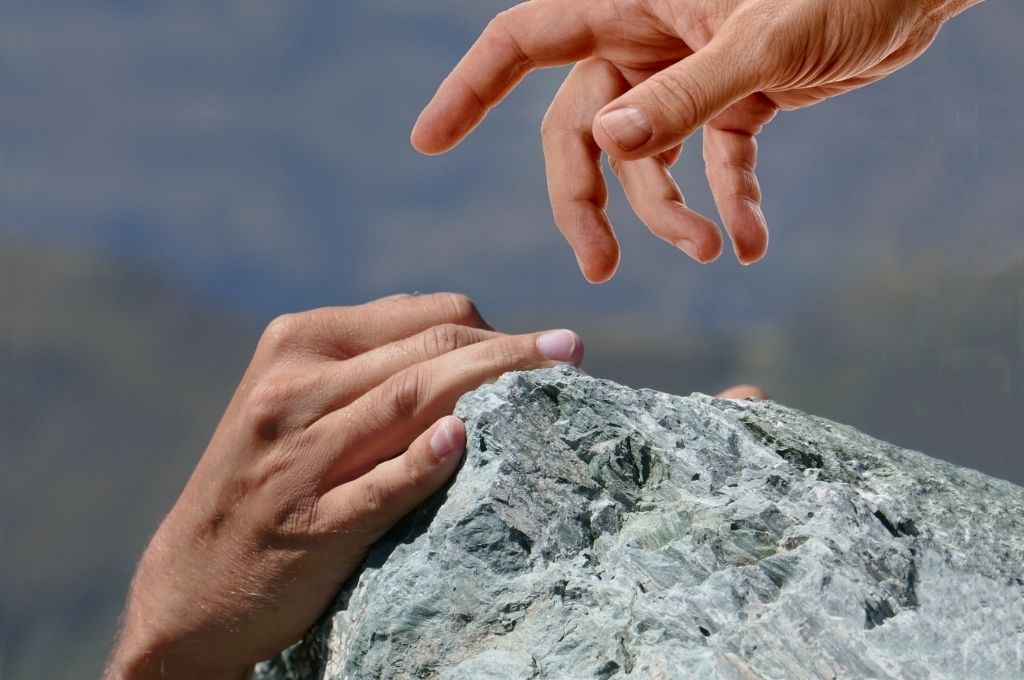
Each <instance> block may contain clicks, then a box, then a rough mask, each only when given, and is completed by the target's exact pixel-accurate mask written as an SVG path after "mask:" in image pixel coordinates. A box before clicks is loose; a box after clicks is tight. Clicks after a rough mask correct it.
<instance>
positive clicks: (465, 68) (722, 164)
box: [412, 0, 978, 282]
mask: <svg viewBox="0 0 1024 680" xmlns="http://www.w3.org/2000/svg"><path fill="white" fill-rule="evenodd" d="M977 1H978V0H946V1H945V2H943V1H942V0H588V1H586V2H580V1H579V0H531V1H530V2H524V3H523V4H520V5H517V6H515V7H513V8H512V9H510V10H508V11H506V12H503V13H501V14H499V15H498V16H497V17H496V18H495V19H494V20H493V21H492V22H491V23H490V24H489V25H488V26H487V28H486V30H485V31H484V32H483V34H482V35H481V36H480V38H479V39H478V40H477V41H476V43H475V44H474V45H473V46H472V47H471V48H470V50H469V52H468V53H467V54H466V56H465V57H464V58H463V59H462V61H460V62H459V64H458V65H457V66H456V67H455V69H454V70H453V71H452V73H451V74H450V75H449V76H448V77H447V78H446V79H445V81H444V82H443V83H442V84H441V86H440V88H439V89H438V91H437V94H436V95H435V96H434V98H433V100H432V101H431V102H430V104H429V105H428V106H427V108H426V109H425V110H424V111H423V113H422V114H421V115H420V118H419V120H418V121H417V123H416V127H415V129H414V130H413V134H412V142H413V145H414V146H415V147H416V148H417V149H419V150H420V151H423V152H425V153H440V152H443V151H446V150H448V149H450V148H451V147H453V146H455V145H456V144H458V143H459V141H460V140H462V139H463V138H464V137H465V136H466V135H468V134H469V133H470V132H471V131H472V130H473V128H474V127H475V126H476V125H477V124H478V123H479V122H480V121H481V120H482V119H483V117H484V115H486V113H487V111H488V110H489V109H490V108H491V107H493V106H495V105H496V104H498V103H499V102H500V101H501V100H502V99H503V98H504V97H505V95H507V94H508V93H509V91H510V90H512V88H514V87H515V86H516V84H517V83H518V82H519V81H520V80H521V79H522V78H523V77H524V76H525V75H526V74H527V73H528V72H529V71H530V70H532V69H535V68H541V67H547V66H557V65H562V64H567V63H572V62H577V63H576V66H575V67H574V68H573V69H572V71H571V72H570V74H569V76H568V77H567V78H566V80H565V83H564V84H563V85H562V87H561V89H560V90H559V91H558V94H557V95H556V96H555V98H554V101H553V102H552V104H551V108H550V109H549V110H548V113H547V115H546V116H545V118H544V123H543V125H542V128H541V134H542V138H543V142H544V156H545V162H546V164H547V173H548V191H549V194H550V198H551V206H552V211H553V213H554V218H555V223H556V224H557V225H558V228H559V230H560V231H561V232H562V234H563V235H564V236H565V238H566V240H567V241H568V242H569V245H570V246H572V248H573V250H574V251H575V253H576V257H577V259H578V261H579V263H580V268H581V269H582V271H583V274H584V276H586V278H587V279H588V280H590V281H592V282H601V281H605V280H607V279H609V278H611V276H612V275H613V274H614V272H615V268H616V266H617V264H618V260H619V246H618V242H617V240H616V238H615V235H614V233H613V231H612V226H611V224H610V223H609V221H608V218H607V216H606V215H605V212H604V208H605V205H606V202H607V189H606V186H605V182H604V177H603V174H602V172H601V166H600V158H601V152H602V151H604V152H605V153H607V154H608V155H609V156H610V161H611V167H612V170H613V171H614V172H615V174H616V175H617V176H618V178H619V181H620V182H621V183H622V186H623V189H624V190H625V193H626V196H627V197H628V199H629V202H630V205H631V206H632V207H633V210H634V211H635V212H636V214H637V215H638V216H639V217H640V219H641V220H642V221H643V222H644V224H646V225H647V227H648V228H649V229H650V230H651V231H652V232H653V233H654V234H656V235H657V236H659V237H661V238H663V239H665V240H666V241H668V242H669V243H672V244H674V245H676V246H677V247H678V248H680V249H681V250H683V251H684V252H686V253H687V254H688V255H690V256H691V257H693V258H694V259H696V260H698V261H700V262H710V261H711V260H714V259H715V258H716V257H718V255H719V254H720V253H721V249H722V236H721V234H720V232H719V230H718V228H717V227H716V225H715V223H714V222H712V221H711V220H710V219H708V218H706V217H704V216H702V215H699V214H697V213H696V212H694V211H693V210H690V209H689V208H687V207H686V204H685V201H684V200H683V196H682V194H681V193H680V190H679V187H678V186H677V185H676V183H675V181H674V180H673V179H672V177H671V175H670V174H669V168H671V166H672V165H673V164H674V163H675V161H676V159H677V158H678V157H679V154H680V151H681V149H682V144H683V142H684V140H685V139H686V138H687V137H689V136H690V135H691V134H692V133H693V132H694V131H696V130H697V129H698V128H703V133H704V134H703V141H704V162H705V166H706V171H707V176H708V182H709V183H710V185H711V190H712V193H713V194H714V198H715V203H716V205H717V206H718V212H719V214H720V216H721V218H722V221H723V223H724V225H725V230H726V231H727V232H728V234H729V237H730V238H731V239H732V243H733V247H734V250H735V252H736V256H737V257H738V258H739V261H740V262H742V263H744V264H749V263H751V262H754V261H756V260H758V259H760V258H761V257H762V256H763V255H764V252H765V249H766V248H767V245H768V228H767V224H766V222H765V218H764V215H763V214H762V212H761V190H760V187H759V185H758V181H757V177H756V176H755V174H754V166H755V162H756V160H757V144H756V142H755V136H756V135H757V134H758V132H760V130H761V128H762V126H763V125H764V124H765V123H767V122H768V121H769V120H771V119H772V117H773V116H774V115H775V113H776V111H777V110H778V109H779V108H785V109H793V108H798V107H802V106H808V105H810V104H814V103H816V102H819V101H821V100H823V99H826V98H828V97H832V96H835V95H837V94H842V93H844V92H847V91H849V90H852V89H854V88H857V87H861V86H863V85H866V84H868V83H871V82H873V81H875V80H878V79H880V78H882V77H884V76H886V75H888V74H889V73H892V72H893V71H895V70H896V69H898V68H900V67H902V66H904V65H906V64H908V63H910V62H911V61H913V60H914V59H915V58H916V57H917V56H918V55H920V54H921V53H922V52H923V51H924V50H925V48H926V47H927V46H928V45H929V44H930V42H931V41H932V39H933V38H934V37H935V35H936V33H937V32H938V30H939V27H940V25H941V22H942V21H943V20H945V19H946V18H948V17H949V16H951V15H953V14H955V13H956V12H958V11H960V10H962V9H964V8H965V7H966V6H968V5H970V4H973V3H974V2H977Z"/></svg>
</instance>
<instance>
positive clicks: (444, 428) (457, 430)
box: [430, 416, 466, 462]
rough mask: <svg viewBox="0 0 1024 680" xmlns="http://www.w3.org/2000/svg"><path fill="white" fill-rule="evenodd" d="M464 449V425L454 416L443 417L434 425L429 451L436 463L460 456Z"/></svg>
mask: <svg viewBox="0 0 1024 680" xmlns="http://www.w3.org/2000/svg"><path fill="white" fill-rule="evenodd" d="M465 448H466V425H465V423H463V422H462V420H460V419H459V418H457V417H455V416H445V417H443V418H441V419H440V420H439V421H437V423H436V424H435V425H434V431H433V433H432V434H431V435H430V451H431V453H433V454H434V458H435V459H436V460H437V461H438V462H444V461H447V460H449V459H451V458H453V457H454V456H456V455H458V454H461V453H462V452H463V451H464V450H465Z"/></svg>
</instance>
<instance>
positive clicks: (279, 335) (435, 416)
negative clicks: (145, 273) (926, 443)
mask: <svg viewBox="0 0 1024 680" xmlns="http://www.w3.org/2000/svg"><path fill="white" fill-rule="evenodd" d="M582 357H583V345H582V343H581V342H580V339H579V338H578V337H577V336H576V334H575V333H572V332H571V331H565V330H560V331H551V332H547V333H532V334H526V335H505V334H502V333H498V332H495V331H493V330H491V328H490V327H489V326H488V325H487V324H486V323H485V322H484V320H483V319H482V318H481V317H480V314H479V313H478V312H477V310H476V307H475V306H474V305H473V303H472V302H471V301H470V300H469V299H468V298H466V297H464V296H461V295H454V294H449V293H442V294H437V295H426V296H415V297H413V296H395V297H391V298H385V299H383V300H378V301H376V302H372V303H369V304H366V305H361V306H357V307H342V308H327V309H319V310H315V311H312V312H305V313H302V314H294V315H288V316H285V317H281V318H280V319H278V320H276V321H274V322H273V323H271V324H270V326H269V327H268V328H267V330H266V332H264V334H263V337H262V338H261V340H260V342H259V345H258V347H257V349H256V353H255V355H254V357H253V359H252V363H251V364H250V366H249V368H248V369H247V371H246V373H245V375H244V377H243V378H242V381H241V384H240V385H239V386H238V390H237V391H236V393H235V395H234V397H233V398H232V400H231V402H230V404H229V405H228V408H227V411H226V412H225V414H224V417H223V419H222V420H221V422H220V424H219V425H218V427H217V430H216V432H215V433H214V435H213V438H212V440H211V441H210V444H209V447H208V448H207V450H206V452H205V453H204V454H203V456H202V459H201V460H200V461H199V464H198V466H197V467H196V469H195V471H194V473H193V474H192V477H191V478H190V479H189V481H188V484H187V485H186V487H185V489H184V491H183V492H182V494H181V497H180V498H179V499H178V501H177V503H176V504H175V505H174V508H173V509H172V510H171V512H170V513H169V514H168V515H167V517H166V519H165V520H164V521H163V522H162V523H161V525H160V528H159V529H158V530H157V532H156V534H155V535H154V537H153V539H152V540H151V542H150V544H149V546H148V547H147V548H146V551H145V553H144V554H143V557H142V560H141V561H140V563H139V567H138V570H137V572H136V575H135V578H134V580H133V582H132V586H131V591H130V594H129V598H128V604H127V607H126V609H125V612H124V615H123V617H122V631H121V634H120V636H119V639H118V642H117V644H116V645H115V648H114V650H113V652H112V654H111V658H110V662H109V663H108V667H107V670H106V673H105V675H104V678H106V679H107V680H115V679H118V680H136V679H138V680H143V679H149V678H161V679H163V680H174V679H177V678H181V679H186V678H188V679H190V680H207V679H208V680H222V679H224V680H237V679H239V678H246V677H248V676H249V674H250V671H251V669H252V666H253V664H255V663H256V662H258V661H260V660H263V659H267V658H271V657H273V656H274V655H276V654H277V653H279V652H280V651H281V650H283V649H285V648H286V647H288V646H289V645H291V644H292V643H294V642H295V641H297V640H298V639H299V638H300V637H301V636H302V635H303V634H304V633H305V631H306V630H307V629H308V628H309V626H310V625H312V624H313V623H314V622H315V621H316V619H317V618H318V617H319V616H320V614H321V613H322V612H323V610H324V609H325V608H326V607H327V606H328V605H329V604H330V602H331V601H332V600H333V599H334V597H335V595H336V593H337V591H338V590H339V588H340V587H341V586H342V584H343V583H344V582H345V581H346V580H347V579H348V577H349V576H351V575H352V574H353V573H354V572H355V571H356V570H357V569H358V568H359V566H360V564H361V562H362V560H363V558H364V557H365V555H366V552H367V550H368V549H369V547H370V546H371V545H372V544H373V543H374V542H375V541H376V540H377V539H378V538H379V537H380V536H382V535H383V534H384V533H385V532H386V531H387V530H388V529H389V528H391V526H393V525H394V524H395V523H396V522H397V521H398V520H399V519H401V518H402V517H403V516H404V515H405V514H406V513H408V512H409V511H411V510H412V509H413V508H415V507H416V506H417V505H419V503H421V502H422V501H423V500H425V499H426V498H427V497H428V496H430V495H431V494H432V493H434V492H435V491H437V490H438V489H439V488H441V487H442V486H443V485H444V484H445V483H446V482H447V481H448V480H449V479H450V477H451V476H452V475H453V474H454V472H455V470H456V468H457V467H458V464H459V461H460V459H461V457H462V453H463V450H464V447H465V443H466V432H465V427H464V426H463V424H462V422H461V421H460V420H459V419H458V418H455V417H454V416H451V415H448V414H450V413H451V411H452V408H453V407H454V404H455V401H456V400H457V399H458V397H459V396H460V395H462V394H463V393H464V392H466V391H468V390H470V389H473V388H475V387H477V386H478V385H480V384H482V383H484V382H487V381H490V380H493V379H495V378H497V377H498V376H499V375H501V374H502V373H504V372H506V371H510V370H525V369H532V368H540V367H544V366H552V365H555V364H558V363H570V364H573V365H577V366H578V365H579V364H580V362H581V360H582ZM728 396H729V397H730V398H746V397H758V396H764V393H763V392H761V391H760V390H758V389H757V388H756V387H751V386H741V387H738V388H733V389H732V390H729V391H728Z"/></svg>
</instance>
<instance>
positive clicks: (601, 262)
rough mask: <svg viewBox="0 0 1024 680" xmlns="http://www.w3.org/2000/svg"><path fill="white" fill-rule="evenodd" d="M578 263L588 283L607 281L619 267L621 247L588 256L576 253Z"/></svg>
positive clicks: (596, 283)
mask: <svg viewBox="0 0 1024 680" xmlns="http://www.w3.org/2000/svg"><path fill="white" fill-rule="evenodd" d="M576 264H577V265H579V268H580V272H581V273H582V274H583V278H585V279H586V280H587V283H593V284H595V285H598V284H602V283H606V282H607V281H609V280H611V278H612V277H613V276H615V271H616V270H617V269H618V268H619V248H618V245H617V244H616V247H615V248H613V249H609V250H607V251H603V252H599V253H593V254H590V255H588V256H585V257H584V256H581V255H579V254H578V253H577V254H576Z"/></svg>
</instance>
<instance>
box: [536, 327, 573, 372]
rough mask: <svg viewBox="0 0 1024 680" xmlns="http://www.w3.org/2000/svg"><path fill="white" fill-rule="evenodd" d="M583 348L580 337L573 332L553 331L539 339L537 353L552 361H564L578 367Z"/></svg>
mask: <svg viewBox="0 0 1024 680" xmlns="http://www.w3.org/2000/svg"><path fill="white" fill-rule="evenodd" d="M582 347H583V343H582V342H580V338H579V336H578V335H576V334H575V333H573V332H572V331H567V330H558V331H551V332H550V333H545V334H544V335H542V336H540V337H539V338H537V351H538V352H540V353H541V356H543V357H544V358H545V359H550V360H551V361H564V362H568V363H571V364H573V365H576V366H578V365H579V363H580V359H582V352H581V351H580V350H581V349H582Z"/></svg>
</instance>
